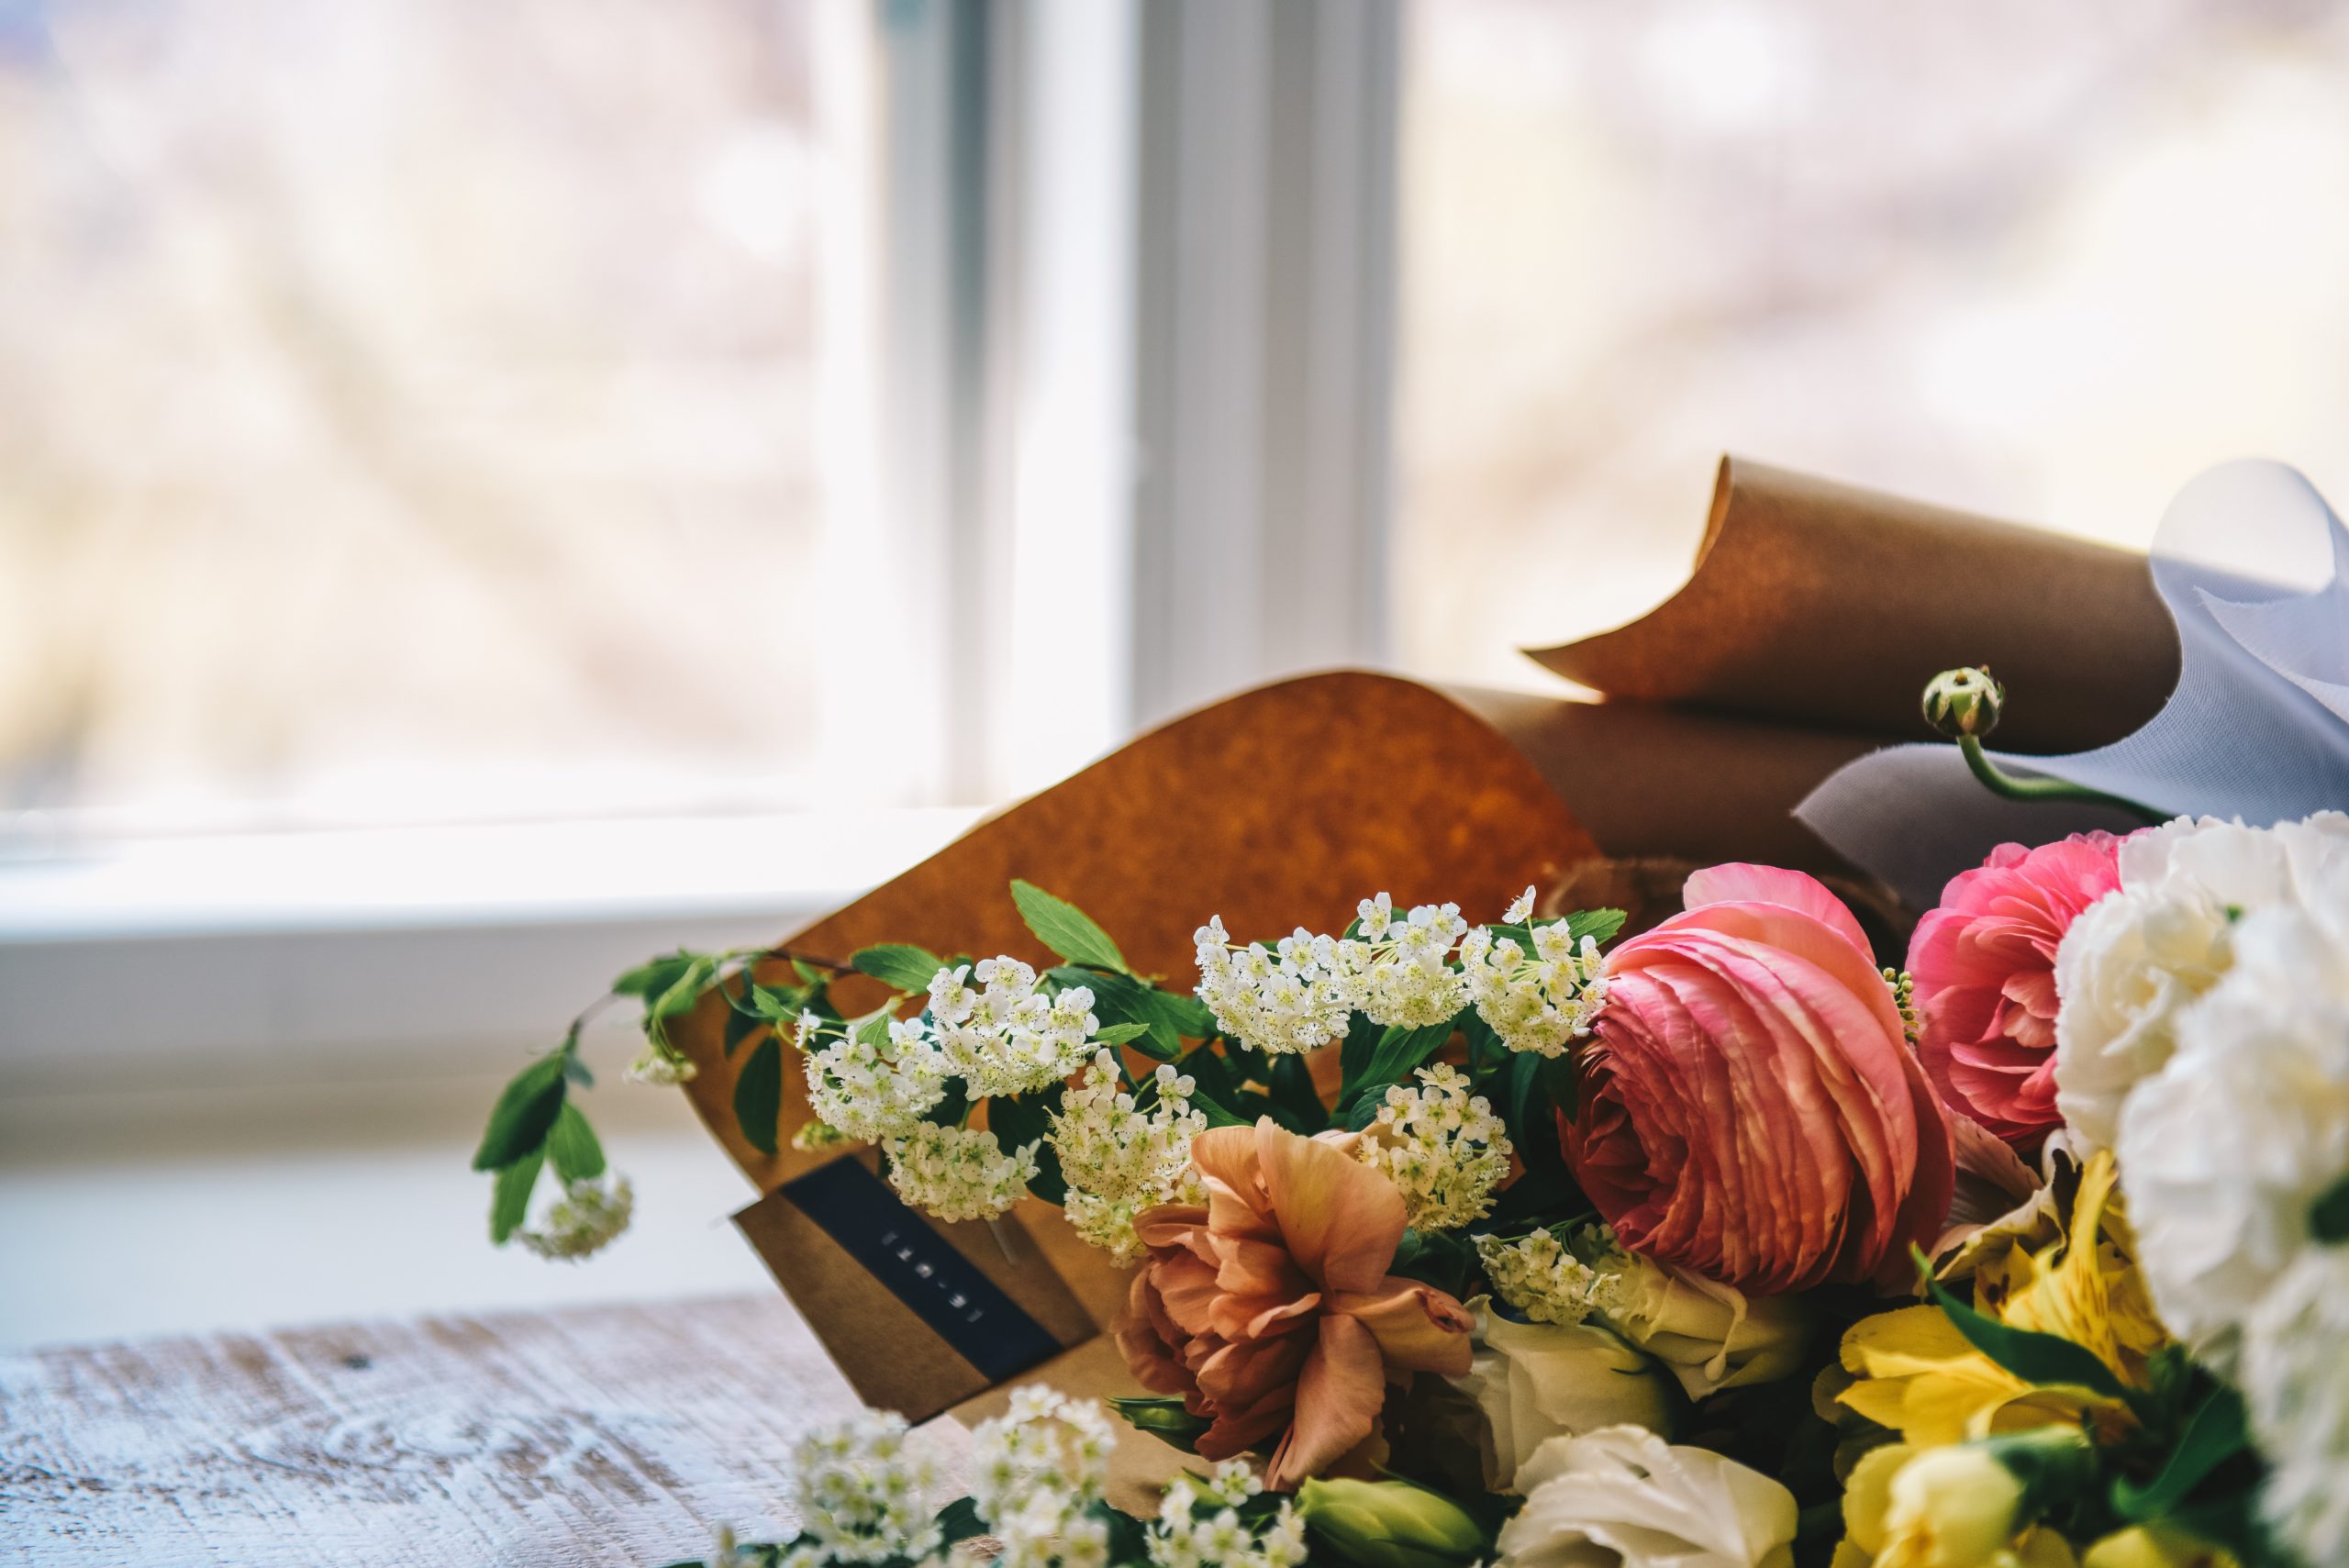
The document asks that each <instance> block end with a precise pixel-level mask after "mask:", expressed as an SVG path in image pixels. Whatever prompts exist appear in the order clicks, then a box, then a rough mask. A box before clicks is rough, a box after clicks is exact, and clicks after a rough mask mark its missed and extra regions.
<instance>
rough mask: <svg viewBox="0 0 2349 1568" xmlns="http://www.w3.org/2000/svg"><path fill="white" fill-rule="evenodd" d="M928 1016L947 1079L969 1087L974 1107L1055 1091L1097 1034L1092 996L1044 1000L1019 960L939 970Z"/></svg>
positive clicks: (1078, 993)
mask: <svg viewBox="0 0 2349 1568" xmlns="http://www.w3.org/2000/svg"><path fill="white" fill-rule="evenodd" d="M972 980H976V981H977V982H978V983H979V986H978V989H976V990H974V989H972V987H971V985H970V984H969V982H970V981H972ZM930 1019H931V1022H932V1025H933V1027H934V1028H935V1029H936V1031H937V1040H938V1045H939V1049H940V1051H941V1052H942V1053H943V1055H944V1058H945V1063H946V1071H947V1073H949V1074H950V1075H952V1076H955V1077H959V1078H962V1079H963V1080H964V1081H965V1082H966V1083H968V1084H970V1092H971V1097H972V1098H974V1099H985V1098H987V1097H988V1096H990V1095H1024V1094H1026V1093H1028V1092H1029V1091H1030V1090H1033V1089H1042V1088H1047V1087H1049V1086H1051V1085H1052V1084H1057V1083H1059V1082H1060V1081H1061V1080H1062V1079H1063V1078H1065V1077H1067V1076H1068V1075H1069V1074H1070V1073H1074V1072H1075V1071H1076V1070H1077V1068H1078V1067H1079V1066H1080V1065H1081V1064H1082V1063H1083V1062H1085V1057H1086V1056H1087V1055H1088V1054H1090V1051H1091V1042H1092V1040H1093V1036H1094V1034H1095V1033H1096V1032H1097V1030H1098V1029H1100V1027H1101V1023H1100V1020H1099V1019H1098V1018H1095V1017H1094V1016H1093V993H1092V992H1091V991H1090V990H1088V989H1086V988H1085V986H1082V985H1073V986H1070V987H1069V988H1068V989H1067V990H1065V991H1063V992H1061V993H1060V994H1059V995H1045V994H1044V993H1043V992H1041V991H1039V990H1038V989H1037V986H1036V972H1035V971H1034V970H1033V969H1031V968H1030V967H1029V966H1028V965H1027V964H1024V963H1022V962H1019V960H1018V959H1016V958H987V959H981V960H980V961H979V962H978V963H977V964H976V965H975V966H974V967H969V968H962V967H958V968H954V969H941V970H940V971H939V972H938V973H937V975H936V976H935V977H933V978H932V979H931V981H930Z"/></svg>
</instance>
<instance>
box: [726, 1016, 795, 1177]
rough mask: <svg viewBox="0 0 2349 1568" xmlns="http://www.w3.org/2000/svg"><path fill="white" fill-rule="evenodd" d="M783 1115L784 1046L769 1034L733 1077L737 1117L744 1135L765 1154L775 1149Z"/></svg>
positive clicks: (753, 1146) (738, 1124)
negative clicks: (776, 1131) (778, 1128)
mask: <svg viewBox="0 0 2349 1568" xmlns="http://www.w3.org/2000/svg"><path fill="white" fill-rule="evenodd" d="M782 1116H783V1047H782V1046H781V1045H780V1044H778V1043H777V1042H776V1040H775V1038H774V1036H773V1035H769V1036H767V1038H766V1039H764V1040H761V1041H759V1048H758V1049H757V1050H756V1051H752V1052H751V1060H750V1061H748V1062H744V1063H743V1064H742V1075H741V1076H740V1078H737V1079H736V1080H735V1081H734V1120H735V1123H736V1125H737V1126H739V1127H740V1128H741V1129H742V1137H743V1138H744V1139H745V1140H747V1141H748V1142H749V1143H750V1145H751V1148H753V1149H755V1150H757V1151H759V1152H760V1153H762V1154H772V1153H774V1143H775V1128H776V1124H777V1123H778V1122H779V1121H780V1120H781V1118H782Z"/></svg>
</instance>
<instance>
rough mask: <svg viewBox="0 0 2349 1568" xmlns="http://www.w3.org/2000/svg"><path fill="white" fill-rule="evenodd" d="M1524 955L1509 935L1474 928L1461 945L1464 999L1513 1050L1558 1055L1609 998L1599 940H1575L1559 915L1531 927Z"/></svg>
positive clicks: (1585, 1028)
mask: <svg viewBox="0 0 2349 1568" xmlns="http://www.w3.org/2000/svg"><path fill="white" fill-rule="evenodd" d="M1532 940H1533V951H1531V953H1529V952H1527V951H1525V950H1524V949H1523V948H1521V947H1520V946H1519V945H1518V943H1517V940H1516V939H1515V938H1513V937H1499V938H1496V937H1495V936H1494V935H1493V933H1492V932H1491V930H1490V929H1487V928H1486V927H1483V926H1479V927H1477V928H1476V929H1475V930H1472V931H1470V932H1469V933H1468V934H1467V936H1466V937H1465V938H1464V939H1463V940H1462V941H1461V943H1460V962H1461V965H1462V968H1463V971H1464V984H1465V985H1466V989H1467V995H1468V999H1469V1000H1470V1001H1472V1002H1474V1003H1475V1005H1476V1016H1477V1017H1478V1018H1483V1019H1484V1020H1485V1022H1486V1024H1487V1025H1488V1026H1490V1027H1491V1029H1492V1031H1493V1032H1494V1033H1495V1034H1497V1035H1498V1036H1500V1038H1501V1043H1502V1044H1504V1045H1506V1046H1508V1048H1509V1049H1510V1050H1511V1051H1531V1052H1533V1053H1534V1054H1536V1055H1538V1056H1560V1055H1563V1054H1564V1052H1565V1051H1566V1049H1567V1048H1568V1047H1569V1046H1571V1045H1572V1044H1573V1043H1574V1042H1575V1040H1580V1039H1582V1038H1583V1037H1585V1036H1586V1035H1587V1034H1589V1033H1590V1026H1591V1023H1592V1021H1593V1020H1594V1019H1596V1018H1598V1010H1599V1008H1600V1007H1601V1006H1604V1005H1605V1003H1606V1001H1607V977H1606V976H1605V975H1604V974H1602V973H1599V966H1600V962H1601V960H1600V958H1599V952H1598V942H1597V941H1596V940H1593V939H1591V938H1589V937H1585V938H1583V939H1582V940H1581V941H1580V942H1579V943H1577V942H1575V940H1574V938H1573V935H1572V933H1571V931H1570V930H1569V929H1568V927H1567V924H1566V922H1565V921H1564V920H1552V921H1549V922H1547V923H1545V924H1542V925H1539V926H1536V927H1534V928H1533V930H1532Z"/></svg>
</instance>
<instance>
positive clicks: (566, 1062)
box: [562, 1035, 596, 1089]
mask: <svg viewBox="0 0 2349 1568" xmlns="http://www.w3.org/2000/svg"><path fill="white" fill-rule="evenodd" d="M576 1038H577V1036H575V1035H574V1036H573V1039H576ZM562 1075H563V1077H564V1078H566V1079H568V1080H569V1081H570V1082H572V1083H573V1084H578V1085H579V1086H580V1087H581V1088H583V1089H592V1088H594V1087H595V1086H596V1074H594V1073H590V1072H589V1071H587V1064H586V1063H585V1062H582V1061H580V1060H579V1052H577V1051H564V1052H563V1053H562Z"/></svg>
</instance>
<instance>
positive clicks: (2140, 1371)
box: [1837, 1151, 2167, 1448]
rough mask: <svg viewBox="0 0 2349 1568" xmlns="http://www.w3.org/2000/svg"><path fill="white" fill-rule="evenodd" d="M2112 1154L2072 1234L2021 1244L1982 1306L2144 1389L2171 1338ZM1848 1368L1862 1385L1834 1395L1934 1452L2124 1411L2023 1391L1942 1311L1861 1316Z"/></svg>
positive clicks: (2083, 1397)
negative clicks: (2072, 1347)
mask: <svg viewBox="0 0 2349 1568" xmlns="http://www.w3.org/2000/svg"><path fill="white" fill-rule="evenodd" d="M2113 1182H2114V1167H2113V1162H2112V1156H2111V1154H2110V1152H2104V1151H2099V1153H2097V1154H2096V1155H2095V1156H2094V1157H2092V1158H2091V1159H2090V1160H2089V1161H2088V1162H2087V1167H2086V1168H2085V1169H2084V1170H2083V1171H2082V1172H2081V1174H2080V1183H2079V1186H2078V1189H2077V1190H2076V1192H2075V1193H2074V1195H2073V1197H2072V1202H2071V1205H2070V1207H2071V1213H2070V1215H2069V1217H2068V1218H2067V1219H2066V1221H2065V1231H2064V1234H2063V1235H2061V1236H2059V1237H2058V1238H2057V1239H2056V1240H2054V1241H2052V1242H2050V1243H2048V1244H2047V1245H2046V1246H2044V1247H2043V1248H2042V1249H2041V1250H2040V1251H2036V1252H2032V1251H2026V1250H2024V1249H2023V1248H2022V1247H2021V1246H2017V1247H2016V1248H2015V1249H2014V1250H2013V1251H2010V1252H2009V1253H2008V1254H2007V1255H2006V1256H2005V1257H2004V1258H2003V1259H2002V1260H2000V1261H1998V1262H1997V1263H1996V1264H1995V1265H1991V1266H1987V1267H1986V1270H1985V1272H1984V1273H1980V1274H1977V1275H1976V1279H1975V1309H1976V1311H1978V1312H1981V1313H1984V1314H1985V1315H1987V1316H1989V1317H1992V1318H1998V1320H1999V1321H2001V1322H2004V1323H2009V1324H2012V1325H2013V1326H2015V1327H2017V1328H2021V1329H2035V1330H2037V1331H2038V1332H2040V1333H2045V1334H2055V1335H2059V1336H2061V1337H2062V1338H2064V1339H2066V1340H2071V1341H2073V1342H2074V1343H2075V1344H2078V1345H2083V1346H2085V1347H2087V1350H2088V1351H2090V1352H2091V1353H2093V1354H2094V1355H2095V1356H2096V1357H2097V1359H2098V1360H2099V1361H2101V1362H2104V1364H2105V1365H2107V1366H2109V1367H2110V1368H2111V1369H2112V1371H2113V1373H2114V1374H2115V1375H2116V1376H2118V1377H2120V1378H2121V1381H2123V1382H2124V1383H2128V1384H2131V1385H2137V1386H2143V1383H2144V1378H2145V1358H2146V1357H2147V1356H2149V1355H2150V1354H2152V1352H2153V1351H2154V1350H2156V1349H2158V1348H2159V1347H2160V1346H2161V1345H2162V1344H2163V1343H2164V1342H2165V1340H2166V1339H2167V1335H2166V1334H2165V1332H2164V1330H2163V1329H2162V1327H2161V1324H2160V1322H2159V1321H2158V1320H2157V1319H2156V1318H2154V1315H2153V1309H2152V1307H2151V1306H2150V1305H2149V1303H2148V1301H2147V1298H2146V1295H2145V1288H2144V1284H2143V1280H2142V1279H2141V1278H2140V1277H2139V1275H2138V1272H2137V1266H2136V1262H2135V1260H2134V1258H2133V1257H2132V1255H2131V1252H2130V1245H2131V1240H2132V1239H2131V1238H2130V1236H2129V1232H2128V1229H2127V1225H2126V1221H2125V1220H2124V1219H2123V1218H2122V1217H2121V1213H2120V1210H2119V1204H2118V1200H2117V1197H2116V1195H2115V1194H2114V1191H2113ZM1843 1365H1844V1367H1845V1368H1846V1369H1847V1370H1849V1371H1850V1372H1851V1373H1854V1375H1855V1376H1857V1378H1858V1380H1859V1381H1858V1382H1856V1383H1854V1385H1852V1386H1851V1387H1850V1388H1848V1389H1845V1390H1844V1391H1843V1392H1842V1394H1841V1395H1839V1396H1837V1397H1838V1398H1839V1399H1840V1400H1841V1401H1842V1403H1843V1404H1844V1405H1846V1406H1849V1407H1851V1408H1852V1409H1854V1410H1856V1411H1858V1412H1859V1413H1860V1414H1861V1415H1863V1416H1865V1417H1866V1418H1868V1419H1869V1420H1872V1421H1875V1422H1876V1423H1877V1424H1878V1425H1881V1426H1885V1427H1889V1428H1891V1429H1893V1430H1895V1431H1897V1432H1898V1433H1899V1434H1900V1436H1901V1439H1902V1440H1903V1441H1905V1442H1907V1443H1909V1444H1911V1445H1914V1446H1917V1447H1926V1448H1930V1447H1935V1446H1938V1445H1940V1444H1943V1443H1953V1442H1961V1441H1964V1440H1967V1439H1969V1438H1980V1437H1987V1436H1988V1435H1989V1434H1990V1433H1992V1432H1996V1431H2013V1430H2018V1429H2022V1428H2026V1427H2034V1426H2043V1425H2046V1424H2049V1423H2051V1422H2072V1421H2078V1420H2081V1419H2083V1418H2087V1419H2090V1420H2092V1421H2093V1422H2094V1423H2095V1424H2096V1425H2097V1426H2098V1427H2099V1428H2104V1429H2111V1428H2113V1427H2117V1426H2121V1425H2125V1424H2127V1423H2128V1422H2129V1421H2130V1420H2131V1419H2132V1417H2131V1416H2130V1414H2129V1411H2128V1409H2127V1407H2125V1406H2124V1405H2122V1404H2121V1402H2119V1401H2117V1400H2112V1399H2105V1398H2099V1397H2098V1396H2095V1395H2092V1394H2090V1393H2088V1392H2087V1390H2085V1389H2065V1388H2041V1387H2037V1386H2034V1385H2031V1384H2028V1383H2025V1382H2024V1381H2023V1380H2022V1379H2021V1378H2019V1377H2016V1376H2015V1375H2014V1374H2013V1373H2009V1372H2008V1371H2006V1370H2005V1369H2004V1368H2002V1367H2000V1366H1999V1365H1998V1363H1997V1362H1993V1361H1992V1360H1991V1359H1990V1358H1989V1357H1988V1356H1986V1355H1984V1354H1983V1353H1982V1352H1981V1351H1977V1350H1976V1349H1975V1348H1974V1347H1973V1345H1972V1344H1970V1343H1969V1342H1967V1340H1966V1339H1965V1336H1964V1335H1963V1334H1961V1333H1959V1332H1958V1331H1957V1327H1956V1325H1954V1324H1953V1323H1952V1322H1951V1321H1950V1320H1949V1318H1948V1315H1947V1314H1945V1313H1943V1311H1942V1309H1941V1308H1940V1307H1935V1306H1931V1305H1927V1306H1922V1307H1899V1308H1897V1309H1895V1310H1893V1311H1890V1312H1884V1313H1879V1314H1877V1315H1876V1317H1873V1318H1863V1319H1862V1320H1861V1321H1860V1322H1858V1323H1855V1324H1854V1325H1853V1326H1852V1328H1851V1329H1850V1331H1849V1332H1847V1333H1846V1334H1845V1335H1844V1336H1843Z"/></svg>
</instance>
